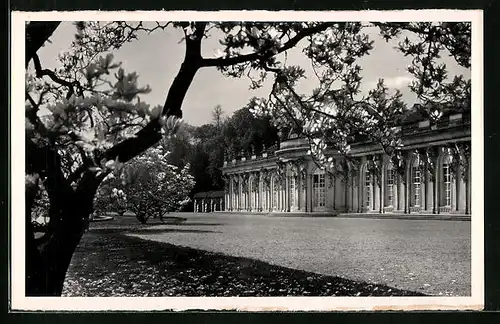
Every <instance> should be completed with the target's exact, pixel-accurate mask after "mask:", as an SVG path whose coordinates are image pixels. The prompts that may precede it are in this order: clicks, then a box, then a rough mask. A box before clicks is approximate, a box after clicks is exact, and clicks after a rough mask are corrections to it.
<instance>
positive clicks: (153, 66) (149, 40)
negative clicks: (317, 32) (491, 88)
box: [39, 22, 470, 125]
mask: <svg viewBox="0 0 500 324" xmlns="http://www.w3.org/2000/svg"><path fill="white" fill-rule="evenodd" d="M75 31H76V29H75V27H74V25H73V24H72V23H70V22H63V23H62V24H61V25H60V26H59V27H58V28H57V30H56V31H55V32H54V34H53V36H52V38H51V39H50V41H51V43H48V44H46V45H45V46H44V47H42V48H41V49H40V51H39V56H40V60H41V62H42V66H43V67H44V68H53V67H55V66H56V64H57V61H56V58H57V54H58V53H60V52H62V51H65V50H67V49H69V46H70V44H71V41H72V40H73V38H74V35H75ZM377 32H378V30H377V29H376V28H370V29H369V33H370V37H371V38H372V39H373V40H374V41H375V44H374V49H373V50H372V51H371V52H370V55H368V56H366V57H364V58H363V59H362V60H360V61H359V64H360V65H361V66H362V68H363V71H362V76H363V83H364V85H363V88H368V87H372V86H373V85H374V84H376V82H377V80H378V79H379V78H383V79H385V83H386V85H387V86H388V87H389V88H394V89H396V88H397V89H400V90H401V92H402V93H403V99H404V101H405V102H406V103H407V104H408V105H412V104H413V103H415V102H416V98H415V96H414V95H413V94H412V93H411V92H410V91H409V90H408V88H407V86H408V83H409V82H410V81H411V76H410V75H409V74H408V72H407V71H406V67H407V66H408V65H409V63H410V60H409V59H408V58H405V57H403V55H402V54H401V53H400V52H398V51H397V50H396V49H394V46H395V45H396V43H394V42H392V43H386V42H385V41H384V40H382V39H381V38H380V37H379V36H378V34H377ZM181 37H182V32H181V31H180V30H177V29H173V28H170V29H168V30H165V31H161V30H160V31H156V32H155V33H153V34H151V35H144V36H143V37H139V39H138V40H135V41H133V42H131V43H127V44H125V45H124V46H123V47H122V48H120V49H119V50H118V51H114V52H113V54H114V55H115V60H116V61H121V62H122V67H123V68H124V69H125V71H127V72H133V71H135V72H137V73H138V74H139V76H140V77H139V83H140V84H141V85H146V84H148V85H149V86H150V87H151V89H152V91H151V93H149V94H147V95H142V96H141V99H142V100H144V101H147V102H148V103H149V104H150V105H152V106H154V105H158V104H161V105H163V103H164V101H165V98H166V95H167V92H168V89H169V87H170V85H171V83H172V81H173V79H174V77H175V75H176V74H177V71H178V70H179V67H180V64H181V62H182V59H183V55H184V44H183V43H180V44H179V41H180V40H181ZM218 45H219V43H218V39H216V38H215V37H213V38H209V39H206V40H204V42H203V44H202V54H203V55H204V56H205V57H213V55H214V54H215V53H216V50H217V48H219V47H220V46H218ZM288 60H289V62H290V63H291V64H292V63H293V64H299V65H300V66H302V67H303V68H304V69H306V71H311V70H310V62H309V60H307V58H306V57H305V56H304V55H303V54H301V53H300V51H299V50H294V51H292V52H291V53H290V54H289V55H288ZM443 61H444V62H445V63H446V64H447V66H448V68H449V74H450V75H451V76H453V75H455V74H464V75H465V76H467V77H470V71H469V70H465V69H463V68H460V67H458V66H457V65H456V63H454V61H453V59H452V58H451V57H444V58H443ZM309 74H310V73H309ZM249 85H250V82H249V80H248V79H246V78H241V79H233V78H228V77H224V76H223V75H222V74H221V73H219V72H218V71H217V70H216V69H215V68H213V67H209V68H204V69H202V70H200V71H198V73H197V75H196V77H195V79H194V81H193V83H192V85H191V87H190V89H189V91H188V93H187V95H186V98H185V101H184V103H183V114H184V120H185V121H186V122H188V123H190V124H193V125H202V124H204V123H208V122H210V121H211V112H212V110H213V108H214V107H215V106H216V105H221V106H222V109H223V111H224V112H225V114H226V115H231V114H232V113H233V112H234V111H235V110H238V109H240V108H242V107H243V106H245V105H246V104H247V103H248V100H249V99H250V98H251V97H253V96H258V97H267V95H268V94H269V89H270V85H269V84H268V85H267V86H265V87H264V88H262V89H258V90H249ZM316 86H317V83H315V82H313V78H312V76H311V77H310V78H309V79H308V80H305V81H304V82H303V83H302V84H301V90H303V91H307V90H308V89H312V88H314V87H316Z"/></svg>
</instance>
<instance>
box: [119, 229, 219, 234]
mask: <svg viewBox="0 0 500 324" xmlns="http://www.w3.org/2000/svg"><path fill="white" fill-rule="evenodd" d="M126 233H134V234H166V233H222V232H220V231H209V230H196V229H189V230H188V229H177V228H151V229H138V230H132V231H127V232H126Z"/></svg>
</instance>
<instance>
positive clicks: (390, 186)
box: [386, 168, 394, 206]
mask: <svg viewBox="0 0 500 324" xmlns="http://www.w3.org/2000/svg"><path fill="white" fill-rule="evenodd" d="M386 178H387V181H386V185H387V188H386V192H387V206H393V205H394V169H393V168H390V169H387V176H386Z"/></svg>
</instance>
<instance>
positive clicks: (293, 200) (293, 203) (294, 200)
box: [290, 176, 297, 207]
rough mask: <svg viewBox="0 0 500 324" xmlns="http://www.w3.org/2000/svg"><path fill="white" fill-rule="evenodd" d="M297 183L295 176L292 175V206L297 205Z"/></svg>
mask: <svg viewBox="0 0 500 324" xmlns="http://www.w3.org/2000/svg"><path fill="white" fill-rule="evenodd" d="M296 187H297V186H296V184H295V177H294V176H292V177H290V206H292V207H295V206H296V204H297V197H296V196H297V193H296V191H297V188H296Z"/></svg>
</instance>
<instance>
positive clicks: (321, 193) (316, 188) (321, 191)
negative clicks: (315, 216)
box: [313, 169, 325, 207]
mask: <svg viewBox="0 0 500 324" xmlns="http://www.w3.org/2000/svg"><path fill="white" fill-rule="evenodd" d="M313 206H314V207H325V171H323V170H321V169H316V171H315V172H314V173H313Z"/></svg>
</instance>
